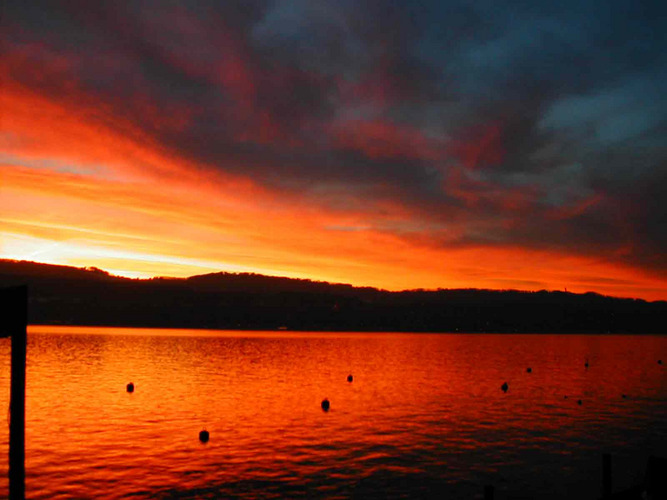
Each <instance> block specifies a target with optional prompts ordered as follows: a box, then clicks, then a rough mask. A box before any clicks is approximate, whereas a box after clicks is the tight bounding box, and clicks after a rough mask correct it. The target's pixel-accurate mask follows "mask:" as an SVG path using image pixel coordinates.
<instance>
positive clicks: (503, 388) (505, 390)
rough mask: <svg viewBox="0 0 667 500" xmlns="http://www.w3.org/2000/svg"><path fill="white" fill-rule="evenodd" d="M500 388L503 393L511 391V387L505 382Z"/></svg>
mask: <svg viewBox="0 0 667 500" xmlns="http://www.w3.org/2000/svg"><path fill="white" fill-rule="evenodd" d="M500 388H501V389H502V390H503V392H507V389H509V388H510V386H509V385H507V382H505V383H504V384H503V385H501V386H500Z"/></svg>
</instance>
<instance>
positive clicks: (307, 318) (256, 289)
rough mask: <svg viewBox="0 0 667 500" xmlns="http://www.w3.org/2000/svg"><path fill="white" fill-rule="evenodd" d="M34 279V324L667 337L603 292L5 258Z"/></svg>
mask: <svg viewBox="0 0 667 500" xmlns="http://www.w3.org/2000/svg"><path fill="white" fill-rule="evenodd" d="M19 284H27V285H28V286H29V290H30V304H29V322H30V323H31V324H66V325H91V326H92V325H97V326H133V327H168V328H211V329H250V330H259V329H262V330H265V329H270V330H273V329H277V328H287V329H290V330H332V331H411V332H456V331H458V332H499V333H504V332H507V333H513V332H521V333H664V332H665V330H664V325H665V319H667V302H665V301H656V302H647V301H644V300H641V299H620V298H613V297H606V296H602V295H599V294H596V293H590V292H589V293H585V294H574V293H567V292H558V291H551V292H549V291H539V292H524V291H516V290H505V291H493V290H478V289H444V290H443V289H440V290H433V291H428V290H409V291H402V292H388V291H385V290H378V289H375V288H370V287H353V286H351V285H344V284H331V283H325V282H316V281H311V280H303V279H290V278H279V277H270V276H263V275H258V274H248V273H240V274H236V273H214V274H206V275H201V276H193V277H190V278H153V279H145V280H143V279H142V280H139V279H129V278H122V277H118V276H112V275H110V274H108V273H106V272H105V271H102V270H100V269H97V268H85V269H81V268H75V267H69V266H55V265H48V264H40V263H35V262H27V261H12V260H0V286H12V285H19Z"/></svg>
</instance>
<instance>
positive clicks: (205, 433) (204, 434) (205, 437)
mask: <svg viewBox="0 0 667 500" xmlns="http://www.w3.org/2000/svg"><path fill="white" fill-rule="evenodd" d="M209 437H210V436H209V434H208V431H207V430H206V429H204V430H203V431H199V441H201V442H202V443H208V438H209Z"/></svg>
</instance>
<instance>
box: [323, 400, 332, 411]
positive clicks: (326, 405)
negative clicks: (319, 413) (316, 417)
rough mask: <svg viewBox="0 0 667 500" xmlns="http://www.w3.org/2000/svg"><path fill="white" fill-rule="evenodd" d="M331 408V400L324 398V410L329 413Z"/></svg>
mask: <svg viewBox="0 0 667 500" xmlns="http://www.w3.org/2000/svg"><path fill="white" fill-rule="evenodd" d="M330 406H331V403H329V400H328V399H327V398H324V399H323V400H322V410H324V411H329V407H330Z"/></svg>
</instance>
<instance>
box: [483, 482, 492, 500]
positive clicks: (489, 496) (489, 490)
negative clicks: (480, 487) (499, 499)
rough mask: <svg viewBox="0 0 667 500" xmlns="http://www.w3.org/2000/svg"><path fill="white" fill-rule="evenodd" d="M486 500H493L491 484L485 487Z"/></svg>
mask: <svg viewBox="0 0 667 500" xmlns="http://www.w3.org/2000/svg"><path fill="white" fill-rule="evenodd" d="M484 500H493V486H491V485H490V484H487V485H486V486H484Z"/></svg>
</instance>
